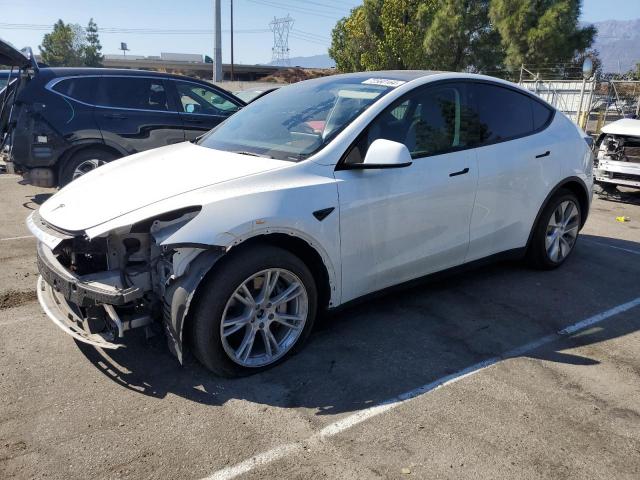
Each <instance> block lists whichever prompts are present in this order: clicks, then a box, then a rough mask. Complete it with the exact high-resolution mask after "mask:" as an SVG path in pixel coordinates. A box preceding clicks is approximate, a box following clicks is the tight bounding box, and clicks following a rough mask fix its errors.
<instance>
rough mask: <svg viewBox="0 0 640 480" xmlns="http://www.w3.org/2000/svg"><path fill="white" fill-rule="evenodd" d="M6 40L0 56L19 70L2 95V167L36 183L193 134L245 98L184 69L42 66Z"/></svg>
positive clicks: (69, 176)
mask: <svg viewBox="0 0 640 480" xmlns="http://www.w3.org/2000/svg"><path fill="white" fill-rule="evenodd" d="M9 48H11V49H13V47H11V46H10V45H9V44H6V43H4V42H2V41H0V64H3V63H4V64H9V65H14V66H16V67H17V68H18V70H19V72H20V74H19V75H18V78H17V79H16V80H13V81H12V82H11V83H10V84H9V86H8V88H7V89H6V91H2V96H0V101H2V99H3V98H4V99H5V100H4V102H3V105H2V114H0V116H1V118H0V139H1V140H0V141H1V142H2V152H3V154H4V157H5V160H6V161H7V170H8V171H13V172H15V173H21V174H22V175H23V176H24V178H25V181H26V182H27V183H31V184H34V185H38V186H43V187H52V186H56V185H59V186H63V185H66V184H67V183H69V182H70V181H72V180H73V179H74V178H77V177H78V176H80V175H83V174H84V173H86V172H88V171H90V170H93V169H94V168H96V167H98V166H99V165H101V164H103V163H105V162H109V161H111V160H114V159H117V158H120V157H123V156H126V155H130V154H133V153H137V152H141V151H144V150H148V149H151V148H156V147H160V146H163V145H168V144H171V143H178V142H183V141H188V140H193V139H195V138H196V137H198V136H200V135H202V134H203V133H204V132H206V131H208V130H210V129H211V128H213V127H215V126H216V125H218V124H219V123H220V122H222V121H223V120H225V119H226V118H227V117H229V116H230V115H232V114H233V113H235V112H236V111H237V110H238V109H240V108H242V107H243V106H244V105H245V102H243V101H242V100H240V99H239V98H237V97H235V96H234V95H232V94H231V93H229V92H227V91H225V90H223V89H221V88H218V87H216V86H214V85H211V84H210V83H207V82H204V81H200V80H196V79H192V78H188V77H183V76H179V75H171V74H166V73H158V72H149V71H140V70H117V69H105V68H40V67H38V66H37V64H35V62H33V61H30V59H29V58H28V57H29V55H26V56H25V55H24V54H23V53H22V52H19V51H17V50H15V49H13V51H11V50H9ZM3 52H4V56H3ZM8 62H12V63H8Z"/></svg>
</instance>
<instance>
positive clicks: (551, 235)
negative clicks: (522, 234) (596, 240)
mask: <svg viewBox="0 0 640 480" xmlns="http://www.w3.org/2000/svg"><path fill="white" fill-rule="evenodd" d="M568 205H571V210H568V209H566V208H564V207H563V208H561V206H568ZM563 210H564V213H565V214H566V215H565V216H564V217H563V213H562V211H563ZM552 220H553V222H552ZM565 223H566V225H565V226H562V227H560V224H563V225H564V224H565ZM581 225H582V211H581V209H580V202H579V201H578V198H577V197H576V195H575V194H574V193H572V192H570V191H569V190H565V189H561V190H559V191H558V193H556V194H555V195H554V196H553V197H552V198H551V200H549V202H548V203H547V205H546V206H545V207H544V210H543V211H542V214H541V215H540V218H539V219H538V223H536V225H535V227H534V231H533V236H532V238H531V244H530V245H529V248H528V251H527V262H528V263H529V265H530V266H532V267H533V268H537V269H541V270H551V269H554V268H558V267H559V266H560V265H562V264H563V263H564V262H565V261H566V260H567V258H569V256H570V255H571V253H573V250H575V244H576V242H577V239H578V232H579V230H580V227H581ZM574 234H575V236H573V235H574ZM556 240H557V241H556ZM554 247H555V248H554Z"/></svg>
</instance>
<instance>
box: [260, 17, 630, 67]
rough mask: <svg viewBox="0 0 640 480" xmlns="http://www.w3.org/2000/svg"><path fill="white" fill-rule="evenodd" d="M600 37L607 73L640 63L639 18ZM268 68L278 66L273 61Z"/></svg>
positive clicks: (322, 63) (305, 61)
mask: <svg viewBox="0 0 640 480" xmlns="http://www.w3.org/2000/svg"><path fill="white" fill-rule="evenodd" d="M593 25H595V26H596V28H597V29H598V35H597V36H596V39H595V41H594V43H593V45H592V47H593V48H594V49H596V50H598V52H599V53H600V59H601V60H602V67H603V71H604V72H605V73H625V72H628V71H629V70H630V69H631V68H633V66H634V65H635V64H636V63H638V62H640V18H637V19H634V20H605V21H602V22H595V23H593ZM289 64H290V65H291V66H292V67H303V68H331V67H335V62H334V61H333V59H332V58H331V57H329V55H327V54H321V55H313V56H310V57H291V58H290V59H289ZM269 65H275V63H274V62H271V63H270V64H269Z"/></svg>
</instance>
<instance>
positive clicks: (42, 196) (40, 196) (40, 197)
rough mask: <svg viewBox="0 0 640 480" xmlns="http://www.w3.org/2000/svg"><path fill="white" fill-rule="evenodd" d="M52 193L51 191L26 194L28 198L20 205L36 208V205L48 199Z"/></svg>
mask: <svg viewBox="0 0 640 480" xmlns="http://www.w3.org/2000/svg"><path fill="white" fill-rule="evenodd" d="M52 195H53V193H36V194H35V195H29V196H27V198H29V200H28V201H27V202H24V203H23V204H22V206H23V207H24V208H27V209H29V210H36V209H37V208H38V206H40V205H42V204H43V203H44V202H46V201H47V200H49V198H51V196H52Z"/></svg>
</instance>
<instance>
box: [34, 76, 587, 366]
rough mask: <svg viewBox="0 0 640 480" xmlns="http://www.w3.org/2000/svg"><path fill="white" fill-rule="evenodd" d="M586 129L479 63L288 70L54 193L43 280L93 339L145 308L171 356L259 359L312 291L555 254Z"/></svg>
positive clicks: (53, 311) (277, 357)
mask: <svg viewBox="0 0 640 480" xmlns="http://www.w3.org/2000/svg"><path fill="white" fill-rule="evenodd" d="M585 138H586V136H585V135H584V133H582V132H581V131H580V130H579V129H578V128H577V127H576V126H575V125H574V124H573V123H572V122H571V121H569V120H568V119H567V118H566V117H565V116H564V115H563V114H561V113H559V112H557V111H555V110H554V108H553V107H551V106H549V105H548V104H546V103H545V102H543V101H542V100H540V99H539V98H538V97H536V96H534V95H532V94H530V93H529V92H527V91H526V90H523V89H520V88H519V87H517V86H515V85H513V84H510V83H508V82H504V81H501V80H497V79H493V78H490V77H483V76H477V75H469V74H454V73H432V72H416V71H402V72H368V73H359V74H348V75H335V76H331V77H326V78H322V79H316V80H310V81H306V82H301V83H298V84H295V85H291V86H288V87H285V88H282V89H280V90H278V91H276V92H273V93H271V94H269V95H267V96H265V97H263V98H261V99H259V100H257V101H255V102H253V103H251V104H250V105H249V106H247V107H246V108H244V109H243V110H241V111H240V112H238V113H236V114H235V115H233V116H232V117H231V118H229V119H228V120H227V121H225V122H224V123H223V124H221V125H220V126H218V127H216V128H215V129H214V130H212V131H211V132H209V133H207V134H206V135H205V136H204V137H202V138H201V139H200V140H198V141H196V142H195V143H182V144H179V145H172V146H168V147H163V148H159V149H157V150H152V151H147V152H144V153H140V154H137V155H133V156H130V157H127V158H124V159H122V160H118V161H114V162H113V163H110V164H108V165H105V166H104V167H101V168H99V169H97V170H95V171H94V172H91V173H89V174H87V175H85V176H83V177H81V178H80V179H78V180H76V181H74V182H73V183H71V184H70V185H68V186H67V187H65V188H64V189H62V190H61V191H60V192H59V193H57V194H56V195H54V196H53V197H52V198H51V199H49V200H48V201H47V202H46V203H45V204H44V205H42V207H41V208H40V210H39V211H38V212H36V213H34V214H33V215H31V216H30V217H29V219H28V225H29V228H30V230H31V231H32V232H33V234H34V235H36V236H37V237H38V239H39V242H38V265H39V270H40V275H41V277H40V279H39V281H38V296H39V300H40V303H41V305H42V307H43V308H44V310H45V311H46V312H47V314H48V315H49V317H50V318H51V319H52V320H53V321H54V322H55V323H56V324H57V325H58V326H59V327H60V328H62V329H63V330H65V331H66V332H67V333H69V334H70V335H72V336H73V337H75V338H76V339H78V340H80V341H83V342H87V343H91V344H93V345H96V346H98V347H102V348H117V347H119V346H121V344H120V343H119V342H120V341H121V340H120V338H121V337H122V336H123V335H124V334H125V332H126V331H127V330H130V329H133V328H136V327H141V326H145V325H148V324H149V323H150V322H156V321H157V322H162V323H163V324H164V326H165V329H166V332H167V337H168V341H169V345H170V348H171V349H172V351H173V352H174V353H175V354H176V356H177V357H178V359H180V360H182V356H183V351H184V349H185V347H186V346H188V347H190V349H191V350H192V351H193V353H194V354H195V356H196V357H197V358H198V359H199V360H200V361H201V362H202V363H203V364H204V365H205V366H207V367H208V368H209V369H211V370H212V371H214V372H216V373H218V374H221V375H226V376H235V375H242V374H246V373H251V372H255V371H260V370H262V369H264V368H267V367H270V366H273V365H274V364H276V363H277V362H279V361H281V360H283V359H284V358H285V357H287V356H288V355H290V354H291V353H292V352H294V351H295V350H296V349H297V348H298V347H299V346H300V345H301V344H302V343H303V342H304V340H305V339H306V338H307V336H308V335H309V332H310V330H311V328H312V326H313V323H314V320H315V318H316V315H317V313H318V312H319V311H320V310H322V309H327V308H329V309H331V308H334V307H337V306H339V305H341V304H344V303H345V302H348V301H350V300H353V299H356V298H358V297H362V296H364V295H367V294H370V293H373V292H375V291H379V290H382V289H384V288H386V287H390V286H393V285H397V284H400V283H403V282H407V281H409V280H412V279H415V278H417V277H422V276H425V275H428V274H431V273H434V272H437V271H442V270H446V269H450V268H453V267H458V266H461V265H463V264H465V265H466V264H473V263H475V262H476V261H480V260H483V259H487V258H489V257H491V258H495V257H498V256H509V257H514V256H516V257H517V256H525V255H526V256H527V258H528V259H529V260H530V261H531V262H532V263H533V264H534V265H536V266H538V267H542V268H554V267H557V266H558V265H560V264H562V263H563V262H564V261H565V260H566V258H567V257H568V256H569V254H570V253H571V252H572V250H573V247H574V245H575V243H576V239H577V235H578V231H579V230H580V228H581V227H582V225H583V224H584V222H585V220H586V218H587V212H588V210H589V205H590V202H591V195H592V184H593V178H592V155H591V151H590V149H589V145H588V144H587V140H586V139H585Z"/></svg>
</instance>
